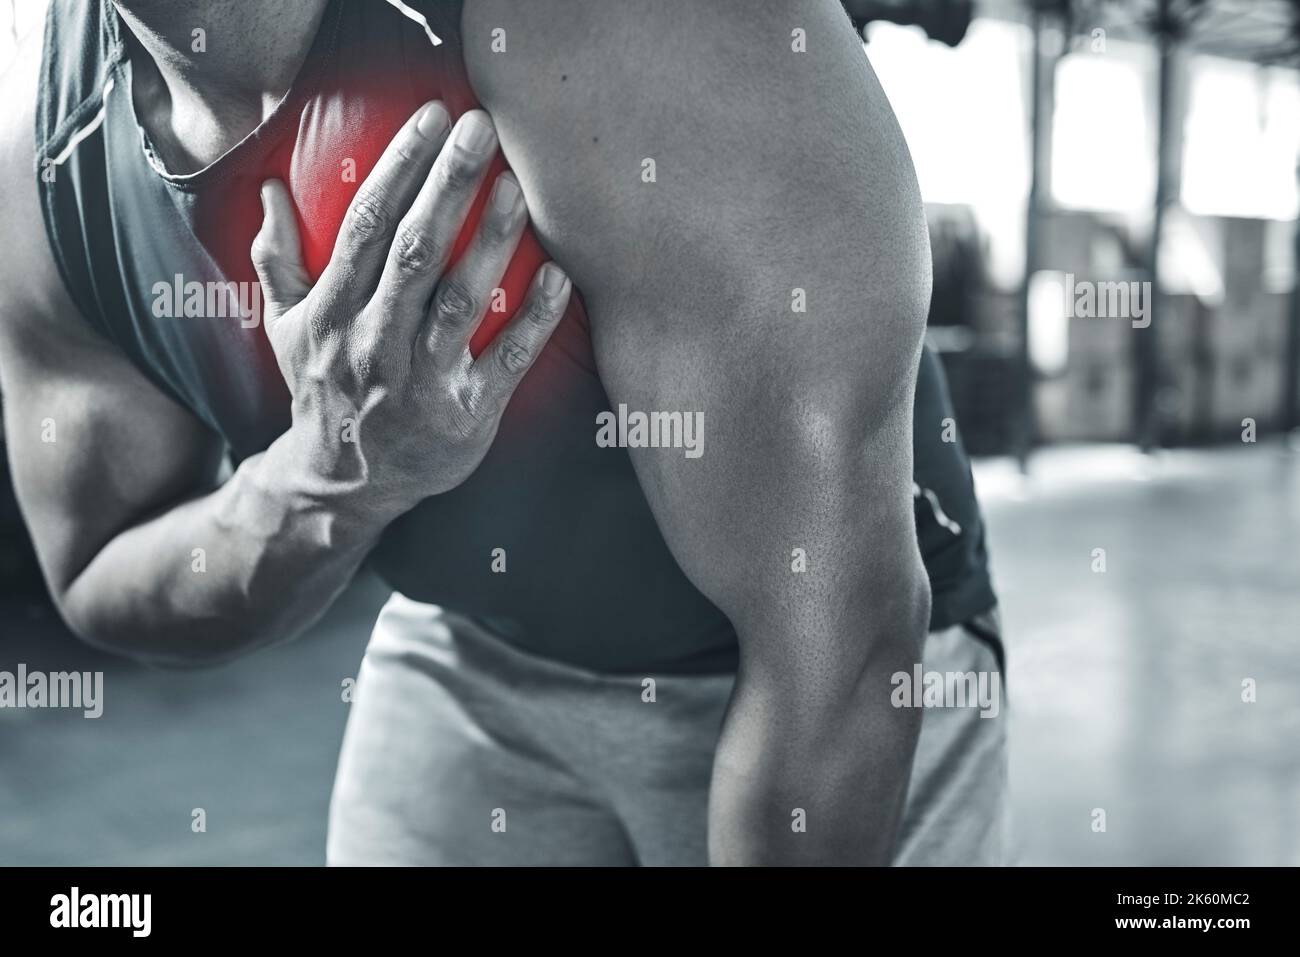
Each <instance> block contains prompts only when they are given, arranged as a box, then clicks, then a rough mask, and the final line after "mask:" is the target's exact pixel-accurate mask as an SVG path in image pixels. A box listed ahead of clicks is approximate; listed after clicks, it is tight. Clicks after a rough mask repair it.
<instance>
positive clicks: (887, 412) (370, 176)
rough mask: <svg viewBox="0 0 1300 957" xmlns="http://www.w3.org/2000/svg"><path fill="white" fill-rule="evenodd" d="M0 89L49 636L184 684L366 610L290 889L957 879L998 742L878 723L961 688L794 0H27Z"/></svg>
mask: <svg viewBox="0 0 1300 957" xmlns="http://www.w3.org/2000/svg"><path fill="white" fill-rule="evenodd" d="M7 82H8V90H7V91H6V93H7V96H8V97H9V100H10V102H14V103H32V104H34V112H33V113H29V114H26V115H23V116H19V117H18V118H17V119H16V120H15V121H13V122H7V123H6V129H5V131H4V134H3V144H4V162H3V170H2V172H0V175H3V176H4V178H5V186H6V195H12V196H14V197H16V198H15V200H14V202H13V203H12V204H11V205H10V206H9V208H7V209H6V210H5V211H4V213H3V216H4V217H5V219H6V223H5V233H6V235H17V236H27V237H33V239H32V241H30V242H27V243H24V244H22V245H21V246H20V247H19V248H18V249H16V250H14V251H13V255H12V256H11V257H10V258H9V259H8V260H7V261H6V262H5V263H4V264H3V266H0V270H3V275H2V277H0V278H2V286H3V291H4V292H3V294H4V297H5V308H4V310H3V314H4V316H5V321H4V331H3V333H0V375H2V376H3V379H0V384H2V385H3V387H4V391H5V397H6V403H5V413H6V417H7V423H8V431H9V435H10V436H11V441H12V442H13V444H14V448H13V453H12V458H13V461H14V463H15V464H14V471H15V478H16V483H17V488H18V491H19V495H20V498H21V501H22V503H23V507H24V510H25V514H26V515H27V518H28V521H29V524H30V526H31V528H32V530H33V534H34V537H35V539H36V541H37V545H38V549H39V552H40V555H41V558H42V563H43V567H44V570H45V573H46V577H47V579H48V581H49V584H50V587H51V590H52V592H53V594H54V596H55V598H56V601H57V602H58V605H59V607H60V609H61V611H62V613H63V615H64V616H65V618H66V619H67V620H68V622H69V624H70V625H71V626H72V628H73V629H74V630H75V631H76V632H77V633H78V634H80V635H81V636H82V637H84V638H85V639H86V640H88V641H91V642H93V643H95V644H98V645H100V646H102V647H106V648H109V649H112V650H115V651H119V652H121V653H125V654H129V655H133V656H135V657H137V658H140V659H142V660H148V661H153V662H157V663H160V664H175V665H187V664H196V663H207V662H214V661H220V660H223V659H225V658H228V657H230V656H232V655H235V654H239V653H243V652H246V651H249V650H251V649H254V648H257V647H260V646H262V645H265V644H268V643H270V642H273V641H277V640H283V639H284V638H286V637H288V636H290V635H293V634H296V633H298V632H300V631H301V630H302V629H303V628H304V627H306V626H307V625H308V624H310V623H311V622H312V621H313V620H315V618H316V617H317V616H318V615H319V613H320V612H321V610H322V609H323V608H324V607H325V606H327V604H328V602H329V601H330V600H331V599H332V598H333V596H334V595H336V594H337V593H338V592H339V591H340V590H341V589H342V588H343V587H345V586H346V584H347V583H348V581H349V580H350V578H351V577H352V575H353V573H354V572H355V570H356V569H357V567H358V566H359V564H360V563H361V562H362V561H364V560H366V559H367V557H369V559H370V560H371V561H372V562H373V564H374V565H375V567H376V568H378V569H379V571H380V572H381V573H382V574H383V575H384V576H385V578H386V579H387V581H388V582H389V583H390V584H392V585H393V587H394V588H395V589H396V591H397V593H398V594H396V595H395V596H394V598H393V599H392V601H390V603H389V605H388V606H387V607H386V608H385V610H384V613H383V614H382V615H381V618H380V621H379V622H378V624H377V625H376V628H375V633H374V635H373V637H372V639H371V644H370V646H369V648H368V650H367V655H366V661H365V663H364V664H363V666H362V672H361V678H360V684H359V694H358V700H357V703H356V704H355V705H354V710H353V714H352V716H351V720H350V723H349V729H348V733H347V738H346V740H345V743H344V750H343V755H342V758H341V761H340V767H339V773H338V780H337V783H336V786H335V794H334V801H333V805H332V811H331V826H330V847H329V857H330V860H331V861H332V862H336V863H460V864H474V863H551V864H566V863H573V864H578V863H582V864H585V863H646V864H661V863H662V864H674V863H705V862H708V861H711V862H714V863H841V862H846V863H885V862H889V861H891V860H893V861H896V862H900V863H943V862H952V863H988V862H992V861H994V860H996V856H997V845H998V838H999V826H998V825H999V821H998V815H999V813H1000V806H1001V794H1002V780H1003V769H1002V721H1003V719H1002V718H1000V717H995V718H993V719H992V720H984V719H982V718H980V717H979V715H977V714H976V713H975V712H974V711H972V710H970V709H951V710H938V709H936V710H930V711H927V712H926V715H925V721H924V725H923V724H922V720H921V712H920V710H918V709H916V708H914V707H911V705H912V704H913V703H914V702H913V701H912V700H911V698H906V700H902V699H900V697H899V696H898V695H895V694H893V692H895V691H896V690H897V680H896V679H897V676H899V675H904V676H911V675H912V674H913V670H914V668H919V667H920V664H921V655H922V650H924V666H925V668H926V669H927V670H934V669H937V670H941V671H957V672H979V673H981V674H987V673H991V672H996V671H998V669H999V664H998V662H997V660H996V656H995V650H994V649H995V648H996V636H995V635H994V634H993V633H991V631H990V630H989V629H988V628H987V627H984V626H982V625H980V624H979V623H978V622H979V621H980V620H985V619H986V617H987V616H985V619H982V618H981V616H982V615H984V613H987V612H988V611H989V610H990V609H991V607H992V605H993V596H992V591H991V589H990V588H989V585H988V579H987V574H986V571H985V568H984V560H983V544H982V533H981V531H980V526H979V517H978V510H977V508H976V507H975V503H974V499H973V495H972V494H971V490H970V479H969V472H968V470H967V467H966V464H965V460H964V457H963V456H962V454H961V451H960V449H959V447H958V446H957V445H956V444H955V443H954V442H952V441H950V439H951V436H948V438H949V441H944V439H943V437H942V436H941V431H942V430H944V429H945V424H944V420H945V419H946V418H947V411H946V406H945V403H946V398H945V396H944V392H943V386H942V381H941V378H939V375H938V372H937V369H936V368H935V366H934V364H933V359H932V358H928V357H926V358H925V361H922V362H920V369H921V375H920V377H919V383H918V374H917V369H918V361H919V360H920V359H921V357H922V354H921V351H920V341H921V334H922V330H923V326H924V319H925V312H926V306H927V302H928V294H929V258H928V257H929V250H928V248H927V241H926V233H925V225H924V220H923V217H922V213H921V206H920V201H919V197H918V194H917V190H916V185H915V182H914V178H913V174H912V169H911V164H910V161H909V159H908V156H907V151H906V148H905V146H904V144H903V142H902V138H901V136H900V134H899V132H898V129H897V126H896V125H895V123H894V119H893V116H892V113H891V112H890V110H889V107H888V104H887V103H886V101H885V99H884V96H883V94H882V93H881V92H880V89H879V87H878V85H877V84H876V82H875V80H874V77H873V76H872V74H871V72H870V69H869V67H868V66H867V64H866V63H865V60H864V59H863V56H862V49H861V44H860V42H859V41H858V38H857V37H856V36H855V34H854V33H853V30H852V29H851V28H850V27H849V25H848V23H847V21H846V20H845V18H844V15H843V13H842V12H841V11H840V10H839V8H838V7H837V6H836V5H835V4H833V3H830V2H829V0H808V2H806V3H799V4H789V3H785V2H775V0H773V2H760V3H753V2H747V3H743V4H741V3H730V2H728V3H710V4H697V3H690V2H688V0H670V2H665V3H655V4H648V3H631V2H625V3H599V4H597V3H592V2H584V0H534V2H531V3H529V4H512V3H509V2H508V0H466V2H465V3H464V8H463V10H462V9H459V5H458V4H454V3H424V4H415V5H411V6H408V5H406V4H402V3H396V2H392V3H388V4H384V3H380V2H378V0H373V2H360V0H328V2H327V0H311V2H302V3H295V4H291V5H285V4H280V3H277V2H273V0H241V2H238V3H236V2H233V0H229V2H227V0H210V2H195V3H192V4H177V3H175V2H173V0H118V2H116V3H107V2H94V0H85V2H74V0H55V3H54V6H53V10H52V12H51V15H50V18H49V21H48V25H47V36H46V42H45V45H44V49H43V51H29V52H28V55H27V58H26V59H25V60H24V62H23V63H22V64H20V66H19V67H18V69H17V70H16V71H15V72H14V74H13V75H12V76H11V77H10V78H9V79H8V81H7ZM476 100H477V101H480V102H481V103H482V105H483V106H484V107H486V110H487V112H486V113H485V112H483V111H482V110H476V109H471V107H473V106H474V105H475V101H476ZM454 117H459V119H458V120H456V121H455V125H454V128H453V129H451V132H450V133H449V132H448V129H449V127H451V125H452V121H453V118H454ZM33 125H34V126H35V128H36V130H37V141H36V162H35V164H33V162H32V151H31V130H32V128H33ZM390 140H391V143H390V142H389V141H390ZM498 141H499V144H500V147H501V149H502V152H503V153H504V156H505V157H506V159H508V161H509V162H510V164H511V167H512V168H513V174H509V173H501V174H500V175H498V173H499V172H500V170H501V169H503V164H502V162H501V160H500V159H499V158H496V149H497V144H498ZM385 144H388V145H387V147H386V148H385ZM516 177H517V179H516ZM521 190H522V195H521ZM259 196H260V198H261V203H260V208H259V202H258V197H259ZM524 197H527V211H528V213H529V215H530V216H531V221H532V225H533V228H534V230H535V235H534V233H533V232H531V231H529V232H525V231H524V213H525V209H524V207H525V201H524ZM463 224H468V225H464V226H463ZM41 233H45V234H46V235H47V236H48V239H49V242H48V244H46V243H44V242H41V241H39V236H40V234H41ZM521 236H522V238H521ZM539 240H540V242H539ZM543 246H544V247H545V249H546V251H547V252H549V253H550V254H551V255H553V256H554V257H555V259H556V263H552V264H544V263H545V258H546V256H545V254H544V253H543V252H542V247H543ZM250 250H251V252H250ZM512 255H513V258H512ZM557 264H558V265H557ZM561 266H562V267H563V272H562V271H561V270H560V267H561ZM539 267H540V268H539ZM566 273H567V274H568V275H569V276H572V277H573V278H572V282H570V281H569V279H568V278H567V277H566V275H565V274H566ZM258 280H260V286H258V285H257V281H258ZM258 290H260V292H258ZM571 290H576V291H577V292H580V294H581V295H580V296H579V295H578V294H577V292H571ZM259 295H261V296H263V297H264V299H265V303H266V304H265V310H264V313H265V315H264V319H265V321H259V316H258V303H259V301H260V300H259V299H258V296H259ZM566 306H567V308H566ZM561 316H562V317H563V318H561ZM548 337H549V339H548ZM543 344H545V348H542V346H543ZM525 373H526V374H525ZM914 396H915V397H916V401H915V403H914ZM507 400H509V405H508V406H507V405H506V402H507ZM611 412H616V413H617V415H616V416H611V415H610V413H611ZM914 413H915V415H916V416H917V417H918V418H917V424H916V429H915V442H916V446H917V448H918V449H921V450H924V451H922V452H921V453H920V454H918V456H917V460H916V470H915V473H914V471H913V441H914V435H913V415H914ZM611 420H615V422H616V424H612V423H611ZM638 422H640V423H641V424H642V427H638V425H637V423H638ZM647 422H654V423H655V424H656V429H655V432H654V434H653V435H651V434H650V432H648V431H647V429H646V428H644V424H645V423H647ZM949 424H950V423H949ZM598 425H599V426H600V428H599V429H598V428H597V426H598ZM43 429H44V431H42V430H43ZM51 429H53V430H54V431H53V432H51V431H50V430H51ZM49 435H54V436H56V438H55V440H54V441H48V440H46V441H42V439H46V438H47V437H48V436H49ZM611 446H612V447H611ZM227 448H228V449H229V451H230V454H231V456H232V458H233V459H234V460H235V461H236V462H237V463H238V467H237V468H236V469H235V471H234V474H233V475H232V476H230V477H229V478H227V479H226V480H225V481H224V482H220V481H219V480H218V479H217V477H216V476H217V466H218V463H219V460H220V458H221V455H222V453H223V450H225V449H227ZM918 522H919V523H920V524H919V527H918ZM918 532H919V535H920V538H921V541H922V543H923V545H925V551H926V557H927V561H928V562H929V565H928V568H927V567H925V566H923V565H922V561H921V555H920V551H919V550H918V546H917V540H918ZM927 570H928V571H929V579H930V580H929V581H927V575H926V571H927ZM927 625H929V626H930V629H931V634H930V636H929V637H928V638H927V637H926V632H927ZM980 636H982V637H983V638H984V639H986V640H980ZM923 646H924V649H923ZM900 703H901V704H903V705H906V706H899V705H900Z"/></svg>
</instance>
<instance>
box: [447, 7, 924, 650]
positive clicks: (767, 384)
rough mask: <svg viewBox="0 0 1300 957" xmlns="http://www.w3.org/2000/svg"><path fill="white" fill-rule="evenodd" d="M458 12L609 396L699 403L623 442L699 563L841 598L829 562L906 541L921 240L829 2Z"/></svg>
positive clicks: (883, 113) (710, 587)
mask: <svg viewBox="0 0 1300 957" xmlns="http://www.w3.org/2000/svg"><path fill="white" fill-rule="evenodd" d="M464 25H465V46H466V58H467V63H468V65H469V69H470V76H471V79H472V81H473V82H474V86H475V91H476V93H477V94H478V96H479V98H480V100H482V102H483V103H484V105H485V106H486V107H487V108H488V109H489V111H490V112H491V113H492V115H493V117H494V119H495V121H496V123H497V125H498V129H499V131H500V134H501V141H502V144H503V148H504V149H505V152H506V156H507V159H508V160H509V161H510V163H511V165H512V166H513V168H514V169H515V171H516V172H517V173H518V175H519V177H520V180H521V183H522V184H523V187H524V191H525V194H526V196H527V197H528V201H529V208H530V211H531V213H532V216H533V220H534V224H535V227H536V229H537V231H538V234H539V236H540V238H541V239H542V242H543V243H544V244H545V245H546V246H547V248H548V249H549V251H550V252H551V253H552V254H553V255H554V256H555V257H556V259H557V260H558V261H559V262H560V263H561V265H563V266H564V267H565V268H566V269H568V270H569V272H570V274H571V275H572V276H573V277H574V279H575V282H576V284H577V287H578V288H579V290H580V291H581V292H582V294H583V297H584V299H585V302H586V304H587V307H588V311H589V313H590V315H591V323H592V335H593V341H594V345H595V349H596V357H597V363H598V367H599V371H600V374H601V378H602V381H603V382H604V384H605V386H606V389H607V391H608V392H609V395H610V397H611V400H612V402H613V403H614V405H615V407H616V409H617V407H618V406H620V405H623V406H626V409H627V412H628V414H634V413H644V414H645V415H646V416H647V421H648V424H650V423H652V421H653V420H650V419H649V417H651V416H653V415H655V414H656V413H658V414H659V415H660V416H661V417H663V416H668V417H671V416H678V415H679V416H680V417H681V418H682V421H683V425H685V422H686V421H687V417H690V416H696V417H698V422H699V424H700V426H701V428H702V433H701V436H702V443H701V445H700V451H701V453H702V454H700V455H699V456H698V457H688V456H687V455H686V454H685V449H683V448H674V447H671V446H670V447H668V448H663V447H659V448H653V447H651V448H639V449H633V450H632V457H633V462H634V464H635V466H636V468H637V472H638V475H639V477H640V479H641V482H642V485H643V486H644V487H645V490H646V494H647V497H648V498H649V500H650V504H651V506H652V507H653V508H654V510H655V514H656V518H657V519H658V521H659V523H660V525H661V527H662V528H663V531H664V533H665V537H666V538H667V540H668V542H669V545H670V546H671V547H672V549H673V551H674V553H675V554H676V556H677V558H678V560H679V561H680V562H681V563H682V565H683V568H684V569H685V570H686V572H687V574H688V575H690V576H691V578H692V579H693V580H694V581H695V582H696V584H697V586H699V587H701V588H702V590H704V591H705V592H706V594H709V596H710V597H711V598H713V600H714V601H716V602H718V603H719V605H721V606H722V607H723V610H724V611H726V612H727V613H728V614H729V615H730V616H731V617H732V618H733V621H734V620H735V619H736V618H737V617H738V616H741V617H743V616H744V615H745V614H746V613H747V612H749V611H751V610H752V609H754V608H756V607H757V605H756V600H757V599H758V598H760V597H762V596H767V597H766V598H764V600H763V601H762V602H761V604H762V605H763V607H764V609H765V611H764V614H771V607H770V606H771V604H772V602H771V596H772V595H773V594H776V595H777V596H778V597H779V598H789V599H791V600H790V601H788V602H785V605H786V607H794V606H798V607H799V608H800V609H802V610H805V611H806V609H807V607H809V606H810V605H815V604H817V603H818V602H819V601H823V600H824V601H827V602H833V601H835V600H843V599H842V598H840V599H836V598H835V596H834V595H832V594H830V593H831V592H835V591H838V592H839V593H840V594H841V595H842V594H843V593H844V592H845V591H846V590H847V589H846V582H845V581H844V580H843V577H841V578H840V579H838V580H837V579H836V576H835V575H833V574H830V573H829V569H830V567H832V565H835V567H840V568H843V569H845V570H846V571H845V574H861V573H862V570H863V568H864V565H869V564H870V562H871V561H872V558H871V555H870V550H871V549H872V548H873V547H874V548H875V549H876V552H877V554H879V553H881V552H883V551H884V550H885V549H884V548H883V547H882V543H885V542H888V543H889V544H890V545H891V547H892V548H894V549H895V550H896V552H897V553H898V554H902V555H908V556H909V557H910V553H909V552H908V551H907V548H906V546H907V545H908V544H909V542H907V541H906V540H907V539H909V538H910V537H911V535H912V529H911V527H910V522H911V500H910V478H911V476H910V463H911V450H910V433H909V432H908V424H909V415H910V400H911V389H912V387H913V381H914V380H913V376H914V371H915V366H916V357H917V349H918V346H919V336H920V331H921V326H922V324H923V321H924V314H925V307H926V304H927V301H928V292H929V258H928V257H929V250H928V244H927V242H926V236H925V227H924V220H923V216H922V214H921V208H920V203H919V198H918V196H917V192H916V185H915V181H914V178H913V175H912V172H911V166H910V161H909V159H908V157H907V154H906V149H905V147H904V146H903V143H902V139H901V136H900V135H899V133H898V130H897V126H896V124H895V123H894V119H893V116H892V114H891V113H890V111H889V107H888V104H887V103H886V102H885V101H884V98H883V94H881V92H880V90H879V87H878V85H877V84H876V83H875V80H874V77H873V76H872V75H871V73H870V69H869V67H868V65H867V63H866V61H865V58H864V56H863V54H862V50H861V44H860V42H859V41H858V39H857V37H856V35H855V34H854V33H853V31H852V29H851V28H850V27H849V25H848V24H847V21H845V19H844V17H843V14H842V13H841V11H840V10H839V8H838V5H837V4H835V3H833V2H831V0H824V2H823V0H816V2H811V0H810V2H807V3H802V4H774V3H758V4H754V3H749V2H746V3H729V2H724V3H717V4H697V3H690V2H686V0H667V2H664V3H660V4H631V3H613V4H590V3H583V2H580V0H535V2H533V3H530V4H526V5H513V4H508V3H506V2H505V0H469V2H468V3H467V4H466V9H465V21H464ZM498 28H499V29H504V30H505V31H506V37H507V51H506V52H505V53H502V54H494V53H492V52H491V48H490V45H489V44H490V40H491V34H492V30H494V29H498ZM796 30H801V31H804V33H805V35H806V49H807V52H799V46H800V45H799V44H798V43H795V42H794V41H795V31H796ZM663 421H665V419H664V418H661V419H660V422H663ZM667 421H670V422H675V421H676V419H672V418H669V419H668V420H667ZM900 537H901V538H902V539H904V542H903V543H902V544H901V545H900V544H899V543H898V542H897V541H895V540H896V539H898V538H900ZM797 550H798V551H797ZM800 551H802V552H803V553H804V554H806V555H808V560H809V561H814V562H816V561H821V562H823V563H824V564H823V565H822V568H823V570H824V571H825V572H827V574H823V575H821V576H817V583H816V584H815V585H813V584H808V583H809V582H811V581H812V579H811V578H809V577H805V578H803V579H798V578H794V577H792V576H794V575H797V574H798V572H796V571H793V570H792V567H791V566H792V563H794V564H796V565H797V563H798V562H799V561H800V559H799V552H800ZM809 553H811V554H809ZM886 574H888V573H886ZM800 582H803V583H804V584H799V583H800ZM773 589H779V591H778V592H773ZM801 589H803V591H802V592H801ZM817 589H823V590H824V592H823V593H822V594H820V595H819V594H817V593H816V590H817ZM800 596H802V597H800ZM795 599H798V600H795ZM737 625H738V627H740V622H737Z"/></svg>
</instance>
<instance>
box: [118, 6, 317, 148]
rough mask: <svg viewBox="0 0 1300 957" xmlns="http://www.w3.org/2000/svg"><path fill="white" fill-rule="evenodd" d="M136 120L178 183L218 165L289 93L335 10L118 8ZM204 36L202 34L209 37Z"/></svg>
mask: <svg viewBox="0 0 1300 957" xmlns="http://www.w3.org/2000/svg"><path fill="white" fill-rule="evenodd" d="M113 2H114V4H115V6H116V7H117V11H118V13H119V14H120V15H121V18H122V21H123V22H124V23H125V24H126V25H127V26H128V27H129V28H130V37H129V39H128V42H129V43H130V46H131V62H132V90H133V94H134V98H135V106H136V113H137V115H138V116H139V118H140V122H141V123H142V124H143V125H144V126H145V129H146V130H147V131H148V132H149V135H150V137H151V139H152V140H153V142H154V147H155V149H157V150H158V152H159V153H161V155H162V159H163V161H164V163H166V165H167V167H168V169H169V170H170V171H171V172H174V173H185V172H192V171H194V170H196V169H200V168H202V167H203V166H206V165H207V164H208V163H211V162H212V161H213V160H215V159H216V158H217V157H219V156H220V155H221V154H222V153H224V152H225V151H226V150H228V149H229V148H230V147H231V146H233V145H234V144H236V143H238V142H239V141H240V140H241V139H243V137H244V136H246V135H247V134H248V133H249V132H251V131H252V130H253V129H254V128H255V127H256V126H257V125H258V124H259V123H261V122H262V120H264V119H265V118H266V116H267V115H268V114H269V113H270V112H271V110H273V109H274V108H275V105H276V103H278V102H279V101H280V98H281V97H282V96H283V95H284V94H285V92H286V91H287V90H288V89H289V86H290V85H291V84H292V83H293V79H294V77H295V76H296V75H297V73H298V70H299V68H300V67H301V66H302V62H303V60H304V59H305V58H306V56H307V52H308V50H309V49H310V48H311V44H312V40H313V38H314V37H315V35H316V30H317V28H318V27H319V25H320V19H321V15H322V14H323V12H324V9H325V5H326V3H327V2H328V0H292V2H286V0H199V2H195V0H189V2H185V0H113ZM200 31H201V32H200Z"/></svg>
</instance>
